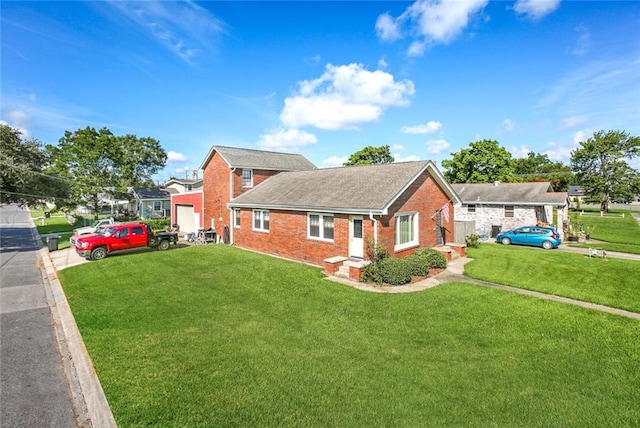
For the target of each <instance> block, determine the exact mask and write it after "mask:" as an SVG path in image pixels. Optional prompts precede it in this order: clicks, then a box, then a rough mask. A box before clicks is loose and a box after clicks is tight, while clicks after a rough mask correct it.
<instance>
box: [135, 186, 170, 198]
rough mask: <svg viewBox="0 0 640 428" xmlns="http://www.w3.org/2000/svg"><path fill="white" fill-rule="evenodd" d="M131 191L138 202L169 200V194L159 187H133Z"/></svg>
mask: <svg viewBox="0 0 640 428" xmlns="http://www.w3.org/2000/svg"><path fill="white" fill-rule="evenodd" d="M131 190H132V193H133V194H134V196H136V197H137V198H138V199H140V200H148V199H171V194H170V193H169V192H167V191H166V190H165V189H161V188H159V187H151V188H144V187H133V188H132V189H131Z"/></svg>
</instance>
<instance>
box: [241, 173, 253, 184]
mask: <svg viewBox="0 0 640 428" xmlns="http://www.w3.org/2000/svg"><path fill="white" fill-rule="evenodd" d="M245 171H249V172H250V173H251V183H249V185H248V186H245V184H244V172H245ZM241 178H242V187H253V170H252V169H243V170H242V175H241Z"/></svg>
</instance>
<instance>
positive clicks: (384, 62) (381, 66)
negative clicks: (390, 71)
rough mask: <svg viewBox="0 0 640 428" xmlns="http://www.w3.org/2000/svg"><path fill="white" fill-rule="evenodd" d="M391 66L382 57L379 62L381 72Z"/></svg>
mask: <svg viewBox="0 0 640 428" xmlns="http://www.w3.org/2000/svg"><path fill="white" fill-rule="evenodd" d="M388 66H389V63H387V60H386V58H385V57H382V58H380V59H379V60H378V68H379V69H381V70H384V69H385V68H387V67H388Z"/></svg>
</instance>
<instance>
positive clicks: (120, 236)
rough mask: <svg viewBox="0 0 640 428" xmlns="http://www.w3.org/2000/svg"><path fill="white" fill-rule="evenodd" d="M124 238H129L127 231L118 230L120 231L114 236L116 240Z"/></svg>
mask: <svg viewBox="0 0 640 428" xmlns="http://www.w3.org/2000/svg"><path fill="white" fill-rule="evenodd" d="M126 236H129V229H120V231H119V232H118V234H117V235H116V237H117V238H124V237H126Z"/></svg>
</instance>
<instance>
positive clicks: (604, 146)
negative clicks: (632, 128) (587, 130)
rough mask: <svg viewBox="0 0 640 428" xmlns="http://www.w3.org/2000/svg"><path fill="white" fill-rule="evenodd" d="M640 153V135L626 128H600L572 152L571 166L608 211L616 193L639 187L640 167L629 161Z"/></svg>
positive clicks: (626, 193)
mask: <svg viewBox="0 0 640 428" xmlns="http://www.w3.org/2000/svg"><path fill="white" fill-rule="evenodd" d="M639 155H640V137H632V136H630V135H629V134H628V133H626V132H623V131H607V132H605V131H598V132H596V133H594V134H593V136H592V137H591V138H588V139H587V140H586V141H583V142H581V143H580V147H579V148H577V149H575V150H573V151H572V152H571V168H572V169H573V171H574V172H575V174H576V177H577V179H578V182H579V183H580V184H582V185H583V186H584V188H585V193H586V194H587V195H588V196H591V197H594V198H595V197H597V198H598V199H600V210H601V211H608V210H609V202H610V198H611V196H612V195H614V194H620V195H628V194H632V192H633V191H634V190H637V189H638V186H639V182H640V176H639V174H638V170H636V169H634V168H632V167H631V166H629V164H628V161H630V160H632V159H633V158H635V157H638V156H639Z"/></svg>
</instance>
